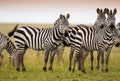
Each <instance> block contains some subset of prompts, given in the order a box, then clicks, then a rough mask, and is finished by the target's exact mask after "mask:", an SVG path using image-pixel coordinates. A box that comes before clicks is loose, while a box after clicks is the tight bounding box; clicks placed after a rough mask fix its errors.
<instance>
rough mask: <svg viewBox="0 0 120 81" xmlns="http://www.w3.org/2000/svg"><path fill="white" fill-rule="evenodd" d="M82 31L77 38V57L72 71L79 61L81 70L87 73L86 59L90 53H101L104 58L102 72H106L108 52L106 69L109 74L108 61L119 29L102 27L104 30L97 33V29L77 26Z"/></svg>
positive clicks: (113, 26)
mask: <svg viewBox="0 0 120 81" xmlns="http://www.w3.org/2000/svg"><path fill="white" fill-rule="evenodd" d="M77 26H78V27H79V28H80V29H79V30H78V32H77V34H76V37H75V42H77V44H75V47H76V55H75V58H74V64H73V69H72V71H73V72H74V70H75V64H76V62H77V61H79V62H80V67H79V68H80V69H81V71H82V72H84V73H85V68H84V59H85V58H86V57H87V55H88V51H91V50H93V51H99V52H100V55H101V57H102V60H101V63H102V71H104V51H106V69H105V71H106V72H108V59H109V55H110V52H111V49H112V47H113V45H114V44H115V42H116V39H117V37H118V33H117V29H116V28H115V25H114V24H113V23H111V24H110V25H108V26H107V25H106V26H105V25H101V27H100V28H102V30H100V31H97V29H95V28H91V27H87V26H82V25H77Z"/></svg>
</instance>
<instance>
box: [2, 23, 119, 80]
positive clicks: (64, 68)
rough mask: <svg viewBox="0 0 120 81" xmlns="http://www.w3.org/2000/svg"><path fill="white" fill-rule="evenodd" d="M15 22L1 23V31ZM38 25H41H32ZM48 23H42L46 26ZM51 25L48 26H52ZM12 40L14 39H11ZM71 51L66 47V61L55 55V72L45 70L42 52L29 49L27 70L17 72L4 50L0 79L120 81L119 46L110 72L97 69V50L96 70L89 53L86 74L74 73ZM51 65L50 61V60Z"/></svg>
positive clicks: (4, 31) (9, 28)
mask: <svg viewBox="0 0 120 81" xmlns="http://www.w3.org/2000/svg"><path fill="white" fill-rule="evenodd" d="M14 26H15V24H0V32H2V33H4V34H6V35H7V33H8V32H9V31H11V30H12V29H13V28H14ZM30 26H36V27H37V26H38V27H40V26H41V25H30ZM45 26H47V25H42V27H45ZM50 26H51V25H49V26H48V27H50ZM11 40H12V39H11ZM69 52H70V48H65V51H64V54H63V55H64V56H63V57H64V63H63V61H60V62H58V61H57V58H56V57H55V61H54V64H53V70H54V71H53V72H51V71H49V70H47V72H44V71H43V70H42V67H43V57H44V54H42V52H40V56H39V57H37V55H36V54H37V53H36V51H34V50H31V49H28V50H27V52H26V53H25V56H24V62H25V66H26V69H27V71H26V72H22V71H20V72H17V71H16V70H15V67H13V66H12V65H10V62H9V59H8V53H7V52H6V51H3V52H2V54H3V55H4V59H3V64H2V66H0V81H120V53H119V52H118V48H116V47H114V48H113V49H112V52H111V54H110V59H109V72H108V73H103V72H101V70H96V69H95V67H96V55H97V54H96V52H95V53H94V55H95V59H94V71H91V70H90V55H88V57H87V59H86V61H85V67H86V72H87V73H86V74H83V73H81V72H80V71H78V70H77V66H76V70H75V72H74V73H72V72H69V71H68V64H69ZM48 66H49V62H48Z"/></svg>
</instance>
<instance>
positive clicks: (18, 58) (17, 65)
mask: <svg viewBox="0 0 120 81" xmlns="http://www.w3.org/2000/svg"><path fill="white" fill-rule="evenodd" d="M20 56H21V54H17V56H16V71H19V70H20Z"/></svg>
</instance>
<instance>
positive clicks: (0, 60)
mask: <svg viewBox="0 0 120 81" xmlns="http://www.w3.org/2000/svg"><path fill="white" fill-rule="evenodd" d="M2 60H3V55H2V54H1V53H0V66H1V65H2Z"/></svg>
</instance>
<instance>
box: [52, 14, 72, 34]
mask: <svg viewBox="0 0 120 81" xmlns="http://www.w3.org/2000/svg"><path fill="white" fill-rule="evenodd" d="M69 17H70V14H67V15H66V17H65V16H64V15H62V14H60V17H59V18H58V19H57V20H56V21H55V23H54V26H55V27H57V28H58V29H59V31H60V33H61V34H62V35H64V34H66V32H68V30H69V22H68V19H69Z"/></svg>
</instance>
